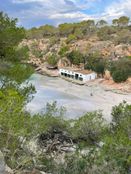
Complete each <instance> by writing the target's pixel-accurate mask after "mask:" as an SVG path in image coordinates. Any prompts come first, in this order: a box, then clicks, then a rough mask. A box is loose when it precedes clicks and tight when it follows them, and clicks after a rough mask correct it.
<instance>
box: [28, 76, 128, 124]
mask: <svg viewBox="0 0 131 174" xmlns="http://www.w3.org/2000/svg"><path fill="white" fill-rule="evenodd" d="M31 82H32V83H33V84H34V85H35V86H36V90H37V93H36V95H35V97H34V100H33V101H32V102H31V103H30V104H29V105H28V108H30V110H32V109H34V112H38V111H39V110H40V109H41V108H44V106H45V103H47V102H51V101H57V102H58V104H59V105H64V107H66V109H67V114H66V117H68V118H77V117H79V116H81V115H82V114H84V113H86V112H88V111H89V112H90V111H95V110H102V111H103V117H104V118H105V119H106V120H107V121H111V109H112V107H113V106H115V105H118V104H119V103H120V102H122V101H124V100H125V101H127V102H128V103H129V104H131V93H128V94H118V93H114V92H112V91H107V90H105V89H104V88H103V87H102V86H101V85H98V84H94V85H91V86H79V85H76V84H73V83H71V82H68V81H65V80H63V79H61V78H58V77H56V78H53V77H46V76H42V75H39V74H34V75H33V76H32V78H31ZM42 102H43V104H42V105H41V103H42ZM38 105H39V106H38ZM35 108H36V110H35Z"/></svg>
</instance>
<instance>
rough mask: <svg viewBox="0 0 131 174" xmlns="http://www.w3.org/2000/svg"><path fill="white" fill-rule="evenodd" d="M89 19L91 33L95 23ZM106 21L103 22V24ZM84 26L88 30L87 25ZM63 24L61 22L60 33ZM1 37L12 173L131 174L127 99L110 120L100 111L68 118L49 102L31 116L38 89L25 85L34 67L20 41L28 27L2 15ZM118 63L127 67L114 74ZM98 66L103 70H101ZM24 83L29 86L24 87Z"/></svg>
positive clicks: (1, 112) (1, 141)
mask: <svg viewBox="0 0 131 174" xmlns="http://www.w3.org/2000/svg"><path fill="white" fill-rule="evenodd" d="M88 23H90V32H92V27H93V26H94V22H93V21H88ZM105 24H106V23H105V22H104V21H101V22H99V27H101V25H105ZM73 25H75V24H72V25H71V28H70V25H66V29H65V28H64V29H65V31H66V32H69V33H65V31H64V33H61V34H63V35H67V34H70V32H72V26H73ZM82 25H84V26H85V29H84V32H86V27H87V26H86V23H85V22H83V23H82ZM115 25H116V22H115ZM119 25H120V26H121V25H122V26H121V27H123V25H124V26H125V25H127V23H126V22H124V23H123V24H120V22H119ZM63 27H65V26H63V25H61V26H60V28H61V30H62V32H63ZM44 29H45V34H46V35H53V34H54V27H51V26H46V27H45V28H44ZM67 29H68V30H67ZM49 31H50V32H49ZM50 33H52V34H50ZM77 33H79V32H78V31H77ZM0 36H1V37H0V59H1V63H0V66H1V67H0V150H1V151H2V152H3V154H4V157H5V162H6V164H8V166H9V167H11V168H12V169H13V172H14V173H17V172H21V173H22V174H23V173H24V170H26V171H32V170H33V169H34V168H35V169H37V170H38V172H39V171H45V172H49V173H52V174H70V173H73V174H86V173H89V174H90V173H91V174H92V173H94V174H97V173H98V174H99V173H118V174H128V173H130V172H131V156H130V152H131V141H130V140H131V126H130V125H131V105H128V104H127V103H126V102H124V103H121V104H120V105H118V106H115V107H114V108H113V110H112V122H111V123H109V124H107V123H106V122H105V121H104V119H103V117H102V113H101V112H91V113H87V114H85V115H84V116H83V117H81V118H79V119H78V120H64V118H63V117H62V115H63V112H64V108H61V109H60V110H59V109H58V108H57V105H56V103H53V104H52V105H50V104H47V108H46V112H45V114H44V115H33V116H32V115H31V114H30V113H28V112H27V111H25V106H26V104H27V103H28V102H30V100H31V99H32V97H33V93H34V92H35V89H34V87H33V86H32V85H29V84H28V83H26V80H27V79H28V78H29V76H30V75H31V74H32V72H33V70H32V68H31V67H30V66H29V65H27V64H26V63H25V60H27V59H28V48H27V47H22V46H20V45H19V43H20V42H21V40H22V39H23V38H24V37H25V30H24V29H23V28H20V27H17V26H16V20H14V19H10V18H9V17H8V16H7V15H5V14H3V13H0ZM65 50H66V51H67V50H68V49H65V48H64V49H62V50H61V51H60V53H59V54H62V55H64V54H65ZM68 56H69V58H70V59H71V61H76V63H80V62H81V61H83V60H84V59H83V55H81V54H80V53H78V52H72V53H69V55H68ZM77 58H79V61H78V60H77ZM77 61H78V62H77ZM84 61H85V60H84ZM127 62H128V61H127ZM91 63H92V62H91ZM91 63H90V64H89V65H88V66H91ZM124 63H125V62H124ZM52 64H54V61H53V63H52ZM102 64H105V62H104V63H103V62H102ZM119 64H120V65H121V67H123V66H122V65H123V63H120V62H118V63H117V64H115V66H114V67H113V68H112V73H114V72H116V66H117V65H118V66H119ZM128 65H129V64H128V63H127V64H125V66H126V70H127V69H128V73H129V74H130V72H129V70H130V65H129V66H128ZM100 69H102V71H100V70H99V71H100V72H101V73H102V72H103V68H100ZM121 69H122V68H121ZM123 71H125V70H123ZM23 82H25V85H21V84H22V83H23ZM34 137H35V138H36V139H37V140H38V141H37V142H36V145H37V147H39V149H40V151H36V152H37V153H35V150H34V149H33V150H32V151H31V147H32V146H33V145H32V146H31V147H30V146H29V144H30V140H31V139H32V138H34ZM47 142H48V143H49V144H48V143H47ZM45 144H46V145H47V146H46V147H45ZM61 146H63V147H62V148H63V149H64V150H63V151H64V152H65V153H64V158H63V161H62V160H59V161H56V159H55V158H56V157H57V156H59V155H60V154H61V153H62V149H61ZM65 146H67V147H68V149H67V148H66V149H65ZM69 146H71V147H69ZM74 146H75V148H73V147H74ZM33 147H34V146H33ZM35 147H36V146H35ZM37 147H36V148H37ZM71 148H73V150H72V149H71ZM82 150H84V151H83V152H82ZM67 151H68V153H67ZM39 152H40V153H39ZM69 152H70V153H69ZM61 159H62V158H61Z"/></svg>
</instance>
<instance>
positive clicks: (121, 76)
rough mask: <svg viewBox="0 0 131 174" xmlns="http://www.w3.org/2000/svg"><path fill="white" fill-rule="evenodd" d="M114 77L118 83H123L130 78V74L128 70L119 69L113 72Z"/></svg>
mask: <svg viewBox="0 0 131 174" xmlns="http://www.w3.org/2000/svg"><path fill="white" fill-rule="evenodd" d="M112 77H113V80H114V81H115V82H116V83H121V82H125V81H126V80H127V79H128V74H127V72H125V71H123V70H121V69H119V70H116V71H114V72H113V74H112Z"/></svg>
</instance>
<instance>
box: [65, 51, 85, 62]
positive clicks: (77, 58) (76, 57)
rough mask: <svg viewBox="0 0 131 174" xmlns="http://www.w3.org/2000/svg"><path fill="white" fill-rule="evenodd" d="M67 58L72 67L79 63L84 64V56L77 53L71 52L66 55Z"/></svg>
mask: <svg viewBox="0 0 131 174" xmlns="http://www.w3.org/2000/svg"><path fill="white" fill-rule="evenodd" d="M67 58H68V59H69V60H70V61H71V63H72V64H74V65H79V64H80V63H84V56H83V55H82V54H81V53H80V52H79V51H72V52H70V53H69V54H68V55H67Z"/></svg>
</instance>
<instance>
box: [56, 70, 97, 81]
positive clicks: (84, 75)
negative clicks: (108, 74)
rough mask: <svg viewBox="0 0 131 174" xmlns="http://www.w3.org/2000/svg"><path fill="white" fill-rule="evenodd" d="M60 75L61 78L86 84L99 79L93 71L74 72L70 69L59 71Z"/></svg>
mask: <svg viewBox="0 0 131 174" xmlns="http://www.w3.org/2000/svg"><path fill="white" fill-rule="evenodd" d="M59 74H60V76H63V77H66V78H69V79H72V80H79V81H82V82H84V83H85V82H87V81H90V80H94V79H96V78H97V74H96V73H95V72H93V71H88V70H72V69H70V68H64V69H59Z"/></svg>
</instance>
